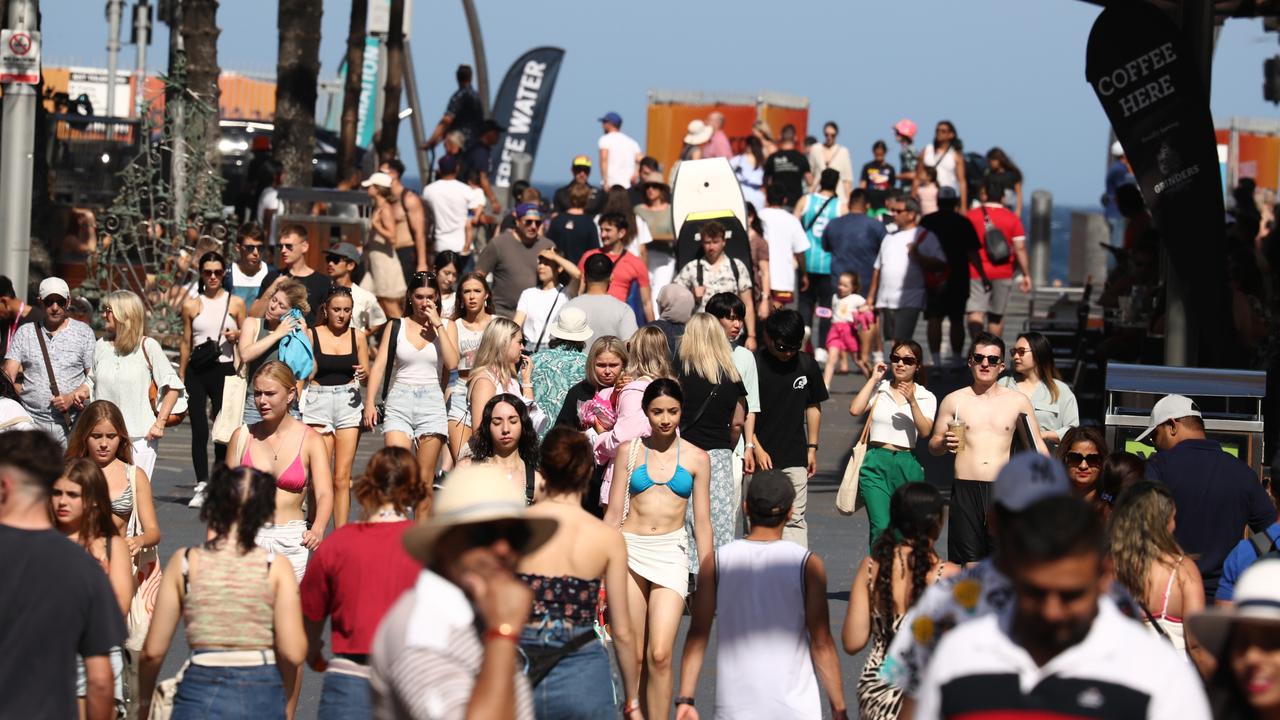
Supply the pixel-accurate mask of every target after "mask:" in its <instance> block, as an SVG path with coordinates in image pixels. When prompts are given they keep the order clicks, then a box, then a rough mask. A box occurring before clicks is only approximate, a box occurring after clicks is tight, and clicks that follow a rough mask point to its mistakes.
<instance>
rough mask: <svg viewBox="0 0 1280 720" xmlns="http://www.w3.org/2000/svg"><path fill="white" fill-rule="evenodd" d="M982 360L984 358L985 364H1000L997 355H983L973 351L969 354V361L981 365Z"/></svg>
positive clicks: (993, 365)
mask: <svg viewBox="0 0 1280 720" xmlns="http://www.w3.org/2000/svg"><path fill="white" fill-rule="evenodd" d="M983 360H986V361H987V364H988V365H991V366H992V367H995V366H996V365H999V364H1000V356H999V355H983V354H982V353H974V354H972V355H970V356H969V362H971V363H973V364H974V365H981V364H982V361H983Z"/></svg>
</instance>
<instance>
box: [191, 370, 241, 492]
mask: <svg viewBox="0 0 1280 720" xmlns="http://www.w3.org/2000/svg"><path fill="white" fill-rule="evenodd" d="M232 367H233V366H232V364H231V363H221V362H220V363H216V364H214V365H211V366H209V367H207V368H205V369H204V370H202V371H198V372H197V371H196V370H195V369H193V368H187V377H186V378H184V379H183V383H185V384H186V386H187V404H188V406H189V407H190V412H189V414H190V416H191V462H192V464H194V465H195V469H196V482H204V481H206V480H208V479H209V420H210V418H216V417H218V413H219V412H220V411H221V410H222V384H223V381H225V380H226V379H227V376H228V375H230V374H231V373H232ZM206 401H207V402H208V403H209V404H210V405H212V408H211V409H210V410H209V412H208V413H205V402H206ZM226 457H227V446H226V445H224V444H223V443H214V444H213V460H214V462H215V463H218V464H221V463H222V461H223V460H224V459H226Z"/></svg>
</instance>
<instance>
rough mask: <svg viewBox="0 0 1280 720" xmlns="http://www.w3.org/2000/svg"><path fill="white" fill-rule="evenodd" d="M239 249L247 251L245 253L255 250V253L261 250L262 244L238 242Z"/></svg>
mask: <svg viewBox="0 0 1280 720" xmlns="http://www.w3.org/2000/svg"><path fill="white" fill-rule="evenodd" d="M240 251H241V252H247V253H251V252H255V253H256V252H262V246H261V245H248V244H246V243H240Z"/></svg>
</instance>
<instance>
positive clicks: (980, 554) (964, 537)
mask: <svg viewBox="0 0 1280 720" xmlns="http://www.w3.org/2000/svg"><path fill="white" fill-rule="evenodd" d="M991 485H992V483H990V482H982V481H978V480H959V479H957V480H955V481H953V482H952V485H951V519H950V521H949V527H948V528H947V559H948V560H950V561H951V562H953V563H956V564H958V565H964V564H965V563H971V562H977V561H979V560H982V559H983V558H985V557H987V556H988V555H990V554H991V552H992V551H993V550H994V549H995V539H994V538H993V537H992V535H991V527H990V526H989V525H988V524H987V513H988V511H990V509H991Z"/></svg>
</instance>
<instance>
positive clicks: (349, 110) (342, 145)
mask: <svg viewBox="0 0 1280 720" xmlns="http://www.w3.org/2000/svg"><path fill="white" fill-rule="evenodd" d="M0 1H3V0H0ZM368 14H369V0H351V21H350V25H349V27H350V29H349V30H348V31H347V82H346V86H345V87H344V88H343V92H342V119H341V121H340V125H339V141H340V142H339V143H338V179H342V178H344V177H346V176H347V175H348V174H349V173H350V172H351V171H352V170H354V169H355V167H356V125H357V124H358V121H359V118H358V116H359V114H360V84H361V82H363V80H364V78H363V77H362V74H363V72H364V36H365V20H366V16H367V15H368Z"/></svg>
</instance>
